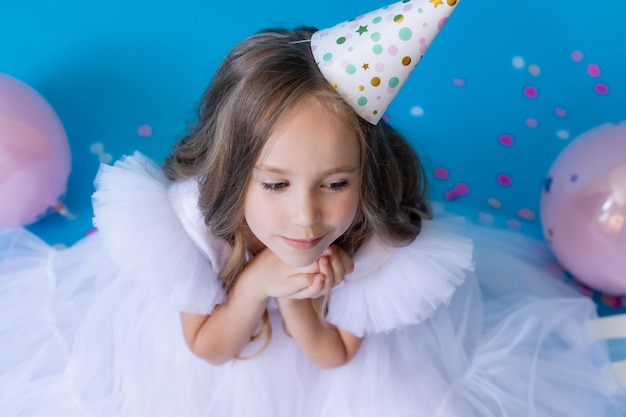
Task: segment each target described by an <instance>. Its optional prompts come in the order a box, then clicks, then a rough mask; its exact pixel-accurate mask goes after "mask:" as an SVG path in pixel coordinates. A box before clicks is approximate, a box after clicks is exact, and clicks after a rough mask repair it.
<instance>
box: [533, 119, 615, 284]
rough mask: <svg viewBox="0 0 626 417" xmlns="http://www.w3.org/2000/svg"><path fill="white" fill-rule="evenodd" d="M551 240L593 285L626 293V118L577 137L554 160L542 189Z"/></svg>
mask: <svg viewBox="0 0 626 417" xmlns="http://www.w3.org/2000/svg"><path fill="white" fill-rule="evenodd" d="M540 216H541V223H542V227H543V233H544V236H545V238H546V241H547V242H548V244H549V245H550V247H551V248H552V251H553V252H554V255H555V256H556V257H557V259H558V260H559V262H560V263H561V264H562V265H563V267H564V268H565V269H566V270H568V271H569V272H570V273H571V274H572V275H574V276H575V277H576V278H577V279H579V280H580V281H582V282H584V283H585V284H587V285H589V286H590V287H592V288H595V289H598V290H600V291H603V292H607V293H612V294H619V295H621V294H626V122H621V123H607V124H603V125H600V126H597V127H595V128H593V129H591V130H588V131H587V132H584V133H583V134H582V135H580V136H578V137H577V138H575V139H574V140H573V141H572V142H571V143H570V144H569V145H568V146H567V147H565V149H563V151H562V152H561V153H560V154H559V155H558V157H557V158H556V160H555V161H554V162H553V163H552V166H551V167H550V170H549V171H548V177H547V179H546V184H545V186H544V189H543V192H542V195H541V209H540Z"/></svg>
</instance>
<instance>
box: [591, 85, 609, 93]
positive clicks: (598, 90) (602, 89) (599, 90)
mask: <svg viewBox="0 0 626 417" xmlns="http://www.w3.org/2000/svg"><path fill="white" fill-rule="evenodd" d="M593 91H595V92H596V93H597V94H600V95H602V96H604V95H606V94H609V86H608V85H606V84H605V83H597V84H596V85H594V86H593Z"/></svg>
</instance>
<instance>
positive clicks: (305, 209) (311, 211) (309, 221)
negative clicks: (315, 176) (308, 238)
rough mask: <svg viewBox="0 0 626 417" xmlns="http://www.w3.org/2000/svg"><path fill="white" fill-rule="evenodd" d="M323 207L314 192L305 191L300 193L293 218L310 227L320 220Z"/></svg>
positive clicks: (298, 223) (299, 223) (295, 203)
mask: <svg viewBox="0 0 626 417" xmlns="http://www.w3.org/2000/svg"><path fill="white" fill-rule="evenodd" d="M320 215H321V207H320V202H319V200H318V198H317V197H316V196H315V193H314V192H311V191H303V192H301V193H298V196H297V198H296V201H295V202H294V205H293V220H294V222H295V223H296V224H297V225H299V226H303V227H310V226H312V225H314V224H316V223H317V222H318V221H319V220H320V217H321V216H320Z"/></svg>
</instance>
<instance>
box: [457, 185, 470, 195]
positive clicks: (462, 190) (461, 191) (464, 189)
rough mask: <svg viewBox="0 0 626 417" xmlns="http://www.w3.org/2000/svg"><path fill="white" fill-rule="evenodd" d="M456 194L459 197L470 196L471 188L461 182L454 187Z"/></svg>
mask: <svg viewBox="0 0 626 417" xmlns="http://www.w3.org/2000/svg"><path fill="white" fill-rule="evenodd" d="M454 192H455V193H456V194H457V195H468V194H469V193H470V187H469V185H467V184H466V183H464V182H460V183H458V184H456V185H455V186H454Z"/></svg>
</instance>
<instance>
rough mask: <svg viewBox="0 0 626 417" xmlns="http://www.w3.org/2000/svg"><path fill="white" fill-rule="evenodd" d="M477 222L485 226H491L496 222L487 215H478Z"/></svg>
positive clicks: (481, 213)
mask: <svg viewBox="0 0 626 417" xmlns="http://www.w3.org/2000/svg"><path fill="white" fill-rule="evenodd" d="M478 222H479V223H480V224H482V225H485V226H493V225H494V224H495V222H496V219H495V217H493V216H492V215H491V214H489V213H483V212H480V213H478Z"/></svg>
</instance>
